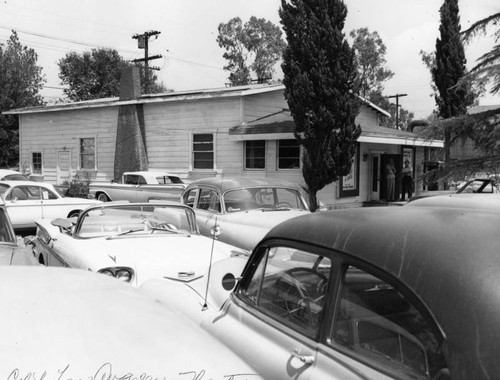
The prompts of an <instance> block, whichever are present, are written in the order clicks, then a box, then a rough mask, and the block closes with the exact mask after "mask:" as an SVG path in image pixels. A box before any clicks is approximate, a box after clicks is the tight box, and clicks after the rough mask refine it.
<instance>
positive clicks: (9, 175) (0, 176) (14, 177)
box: [0, 169, 30, 181]
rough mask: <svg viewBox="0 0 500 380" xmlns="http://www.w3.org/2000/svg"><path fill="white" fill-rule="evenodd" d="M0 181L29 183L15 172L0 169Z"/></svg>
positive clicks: (27, 179) (23, 176) (22, 175)
mask: <svg viewBox="0 0 500 380" xmlns="http://www.w3.org/2000/svg"><path fill="white" fill-rule="evenodd" d="M0 181H30V178H29V177H28V176H25V175H24V174H23V173H20V172H18V171H15V170H10V169H0Z"/></svg>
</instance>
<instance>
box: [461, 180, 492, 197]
mask: <svg viewBox="0 0 500 380" xmlns="http://www.w3.org/2000/svg"><path fill="white" fill-rule="evenodd" d="M496 192H498V188H497V187H496V185H495V183H494V182H493V181H491V180H482V179H475V180H472V181H468V182H466V183H465V184H464V185H463V186H462V187H461V188H460V189H458V190H457V193H458V194H460V193H496Z"/></svg>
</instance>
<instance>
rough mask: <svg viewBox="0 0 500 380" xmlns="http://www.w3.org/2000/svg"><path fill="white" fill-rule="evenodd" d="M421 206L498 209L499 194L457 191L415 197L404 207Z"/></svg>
mask: <svg viewBox="0 0 500 380" xmlns="http://www.w3.org/2000/svg"><path fill="white" fill-rule="evenodd" d="M422 206H424V207H451V208H458V209H477V210H488V211H500V194H485V193H458V194H448V195H436V196H433V197H426V198H419V199H415V200H414V201H412V202H410V203H407V204H406V205H405V207H422Z"/></svg>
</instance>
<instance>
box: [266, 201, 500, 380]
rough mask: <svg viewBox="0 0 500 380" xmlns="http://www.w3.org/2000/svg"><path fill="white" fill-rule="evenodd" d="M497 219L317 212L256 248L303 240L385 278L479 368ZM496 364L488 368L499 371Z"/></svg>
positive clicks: (495, 279)
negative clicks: (422, 307)
mask: <svg viewBox="0 0 500 380" xmlns="http://www.w3.org/2000/svg"><path fill="white" fill-rule="evenodd" d="M499 222H500V213H498V212H496V211H487V210H477V209H458V208H447V207H373V208H358V209H345V210H333V211H322V212H317V213H312V214H306V215H304V216H299V217H297V218H293V219H290V220H288V221H285V222H283V223H281V224H280V225H278V226H276V227H275V228H273V229H272V230H271V231H270V232H269V233H268V234H267V235H266V237H265V238H264V241H263V242H261V244H265V241H266V240H267V239H273V238H274V239H288V240H290V241H298V242H306V243H308V244H309V245H312V246H318V247H325V248H328V249H330V250H332V249H333V250H338V251H342V252H344V253H346V254H348V255H349V256H350V257H351V258H354V259H353V261H354V262H356V263H358V265H360V266H362V264H363V263H364V264H367V265H368V266H372V267H377V268H378V269H379V270H380V269H382V270H383V271H385V272H386V273H389V274H390V275H392V276H393V277H394V278H396V279H397V280H399V281H400V282H401V283H403V284H405V285H406V286H407V287H408V288H409V289H411V290H412V291H413V292H415V293H416V294H417V296H418V297H419V298H420V299H421V300H423V301H424V303H425V304H426V305H428V307H429V308H430V310H431V313H433V315H434V316H435V317H436V320H437V321H438V323H439V325H440V327H441V328H442V329H443V331H444V334H445V336H447V337H448V339H447V340H448V342H449V344H450V346H449V347H450V349H451V350H453V351H454V355H456V356H454V357H455V358H456V357H460V360H465V361H466V362H467V363H468V364H470V365H471V366H475V367H476V370H477V371H480V370H481V368H479V367H478V366H479V365H480V364H479V363H481V362H482V361H483V362H485V361H490V360H491V361H493V360H494V361H496V362H498V360H497V359H496V358H495V357H494V354H492V352H496V348H497V347H498V342H499V341H500V276H499V275H498V273H500V255H499V248H498V247H500V234H499V233H498V225H499ZM496 362H495V364H491V362H490V363H489V364H488V365H490V366H492V365H493V366H495V368H498V369H499V370H500V368H499V367H498V366H500V363H498V364H496ZM477 373H479V372H477Z"/></svg>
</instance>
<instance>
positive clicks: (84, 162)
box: [80, 137, 96, 169]
mask: <svg viewBox="0 0 500 380" xmlns="http://www.w3.org/2000/svg"><path fill="white" fill-rule="evenodd" d="M95 163H96V159H95V138H92V137H91V138H81V139H80V169H95V168H96V166H95Z"/></svg>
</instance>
